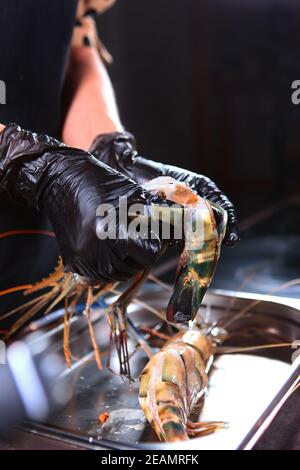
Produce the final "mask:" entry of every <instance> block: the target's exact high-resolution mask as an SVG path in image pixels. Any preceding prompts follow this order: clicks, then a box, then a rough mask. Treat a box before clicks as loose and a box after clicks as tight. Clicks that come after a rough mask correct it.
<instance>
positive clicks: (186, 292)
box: [144, 177, 227, 323]
mask: <svg viewBox="0 0 300 470" xmlns="http://www.w3.org/2000/svg"><path fill="white" fill-rule="evenodd" d="M144 186H145V188H146V189H149V190H151V191H152V192H156V194H159V195H160V196H163V197H164V198H166V199H169V200H171V201H174V202H176V203H179V204H181V205H182V206H183V207H184V209H185V211H184V217H185V218H184V227H185V234H184V235H185V247H184V249H183V251H182V254H181V257H180V260H179V264H178V268H177V272H176V278H175V283H174V290H173V293H172V296H171V298H170V301H169V304H168V307H167V320H168V321H170V322H180V323H182V322H185V321H189V320H193V319H194V318H195V316H196V313H197V312H198V310H199V307H200V305H201V302H202V300H203V297H204V295H205V292H206V291H207V289H208V287H209V285H210V283H211V281H212V278H213V275H214V272H215V269H216V265H217V262H218V259H219V256H220V251H221V244H222V241H223V238H224V235H225V230H226V223H227V213H226V212H225V211H224V210H223V209H222V208H221V207H219V206H217V205H216V204H214V203H212V202H210V201H207V200H205V199H203V198H202V197H200V196H198V194H196V193H195V192H193V191H192V190H191V188H190V187H189V186H187V185H186V184H185V183H180V182H177V181H176V180H174V179H173V178H170V177H159V178H156V179H155V180H152V181H150V182H149V183H146V184H145V185H144ZM188 222H189V224H188Z"/></svg>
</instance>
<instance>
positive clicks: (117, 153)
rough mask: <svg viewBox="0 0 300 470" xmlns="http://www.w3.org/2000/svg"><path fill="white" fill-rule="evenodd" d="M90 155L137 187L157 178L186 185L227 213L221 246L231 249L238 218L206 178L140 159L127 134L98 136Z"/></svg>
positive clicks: (230, 205) (226, 199)
mask: <svg viewBox="0 0 300 470" xmlns="http://www.w3.org/2000/svg"><path fill="white" fill-rule="evenodd" d="M90 152H91V153H92V154H93V155H95V157H97V158H98V160H99V161H102V162H104V163H106V164H107V165H109V166H111V167H112V168H115V169H116V170H118V171H120V172H122V173H124V174H125V175H127V176H130V177H131V178H133V179H134V180H135V181H137V182H138V183H139V184H142V183H144V182H145V181H149V180H151V179H153V178H156V177H158V176H170V177H172V178H174V179H176V180H178V181H182V182H184V183H187V184H188V185H189V186H190V187H191V188H192V189H193V190H194V191H196V192H197V193H198V194H199V196H201V197H203V198H205V199H208V200H210V201H212V202H215V203H216V204H218V205H219V206H221V207H222V208H223V209H225V210H226V212H227V214H228V223H227V230H226V234H225V238H224V243H225V244H226V245H228V246H233V245H235V244H236V243H237V242H238V240H239V235H238V229H237V215H236V211H235V208H234V205H233V204H232V202H231V201H230V200H229V199H228V197H227V196H226V195H225V194H224V193H223V192H222V191H221V190H220V189H219V188H218V187H217V185H216V184H215V183H214V182H213V181H212V180H211V179H210V178H208V177H207V176H204V175H200V174H197V173H193V172H191V171H188V170H184V169H182V168H177V167H175V166H171V165H165V164H162V163H158V162H155V161H152V160H148V159H146V158H143V157H141V156H139V155H138V152H137V151H136V145H135V140H134V137H133V136H132V134H130V133H128V132H115V133H110V134H102V135H99V136H98V137H96V139H95V140H94V142H93V144H92V146H91V148H90Z"/></svg>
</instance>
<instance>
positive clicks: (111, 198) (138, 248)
mask: <svg viewBox="0 0 300 470" xmlns="http://www.w3.org/2000/svg"><path fill="white" fill-rule="evenodd" d="M120 196H126V197H127V204H128V206H130V205H131V204H136V203H139V204H142V205H143V206H149V205H151V204H152V203H160V202H161V199H160V198H158V197H156V196H153V195H151V194H150V193H148V192H146V191H145V190H144V189H143V188H142V187H141V186H139V185H138V184H137V183H135V182H134V181H133V180H131V179H129V178H128V177H126V176H124V175H123V174H121V173H119V172H117V171H115V170H113V169H111V168H109V167H108V166H107V165H105V164H103V163H100V162H99V161H97V160H96V159H95V158H94V157H93V156H92V155H90V154H89V153H87V152H84V151H81V150H78V149H74V148H70V147H67V146H65V145H64V144H62V143H61V142H59V141H57V140H56V139H53V138H51V137H48V136H46V135H37V134H34V133H32V132H30V131H25V130H22V129H21V128H20V127H18V126H17V125H15V124H11V125H9V126H7V127H6V128H5V129H4V131H2V133H0V198H1V199H2V200H4V199H9V200H11V201H14V202H16V203H20V204H23V205H24V204H25V205H27V206H29V207H35V208H38V209H40V208H43V209H45V210H46V212H47V215H48V217H49V219H50V221H51V223H52V226H53V230H54V232H55V235H56V237H57V241H58V244H59V247H60V251H61V254H62V257H63V262H64V265H65V269H66V270H68V271H72V272H74V273H78V274H80V275H81V276H83V277H84V278H87V279H88V280H89V281H91V282H108V281H125V280H127V279H129V278H130V277H132V275H134V274H135V273H137V272H139V271H141V270H142V269H144V268H145V267H146V266H150V265H152V264H153V263H154V262H155V261H156V259H157V258H158V257H159V256H160V254H161V250H162V242H161V240H160V239H159V237H158V236H157V235H156V234H154V237H153V238H152V239H151V238H150V239H143V238H141V237H134V236H132V235H131V233H130V232H129V231H128V225H127V224H126V223H124V222H123V221H122V220H119V218H118V216H117V218H116V220H117V225H116V229H117V231H118V229H119V232H117V233H122V238H120V237H119V238H117V239H111V238H106V239H103V240H100V239H99V238H98V236H97V234H96V225H97V223H100V226H101V221H102V218H101V217H96V211H97V209H98V208H99V206H101V205H102V204H109V205H110V207H112V208H116V209H117V213H118V207H119V197H120Z"/></svg>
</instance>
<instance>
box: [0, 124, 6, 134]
mask: <svg viewBox="0 0 300 470" xmlns="http://www.w3.org/2000/svg"><path fill="white" fill-rule="evenodd" d="M4 128H5V126H4V125H3V124H1V123H0V132H1V131H3V129H4Z"/></svg>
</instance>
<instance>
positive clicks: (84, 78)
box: [62, 46, 123, 149]
mask: <svg viewBox="0 0 300 470" xmlns="http://www.w3.org/2000/svg"><path fill="white" fill-rule="evenodd" d="M66 88H67V92H68V94H69V107H68V109H67V112H66V115H65V120H64V123H63V130H62V138H63V141H64V142H65V143H66V144H68V145H70V146H72V147H79V148H82V149H88V148H89V147H90V145H91V143H92V141H93V139H94V138H95V137H96V136H97V135H99V134H103V133H107V132H116V131H121V130H122V129H123V128H122V125H121V122H120V118H119V114H118V110H117V105H116V100H115V96H114V91H113V88H112V84H111V81H110V78H109V76H108V73H107V70H106V68H105V66H104V64H103V62H102V59H101V58H100V57H99V54H98V51H97V50H96V49H95V48H94V47H85V46H75V47H72V49H71V53H70V63H69V70H68V74H67V80H66Z"/></svg>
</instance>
